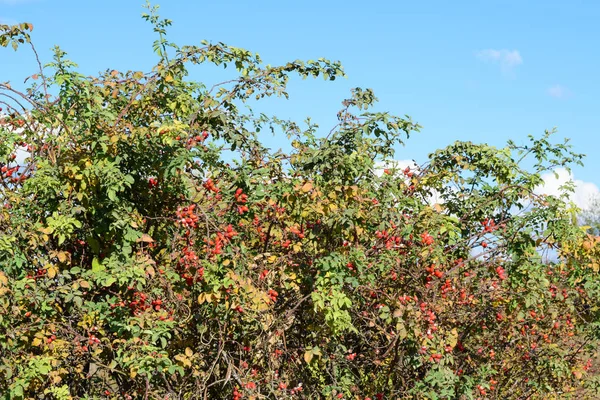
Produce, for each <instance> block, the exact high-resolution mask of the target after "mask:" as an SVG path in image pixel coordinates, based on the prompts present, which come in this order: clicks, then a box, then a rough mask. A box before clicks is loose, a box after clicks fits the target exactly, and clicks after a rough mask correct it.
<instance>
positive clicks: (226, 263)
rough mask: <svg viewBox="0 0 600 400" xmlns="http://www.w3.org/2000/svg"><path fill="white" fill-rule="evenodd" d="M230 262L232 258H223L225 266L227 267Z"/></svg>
mask: <svg viewBox="0 0 600 400" xmlns="http://www.w3.org/2000/svg"><path fill="white" fill-rule="evenodd" d="M229 264H231V260H229V259H227V260H223V266H224V267H226V266H228V265H229Z"/></svg>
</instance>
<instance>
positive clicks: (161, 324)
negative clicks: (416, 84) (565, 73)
mask: <svg viewBox="0 0 600 400" xmlns="http://www.w3.org/2000/svg"><path fill="white" fill-rule="evenodd" d="M145 18H146V19H147V20H148V21H149V22H150V23H151V24H152V25H153V26H154V30H155V32H156V33H157V34H158V39H157V41H156V42H155V45H154V51H155V52H156V54H157V56H158V57H157V58H158V61H157V64H156V66H155V67H154V68H153V69H152V71H151V72H149V73H144V72H138V71H128V72H121V71H116V70H108V71H106V72H104V73H101V74H99V75H98V76H93V77H90V76H84V75H82V74H80V73H78V72H77V69H76V65H75V64H74V63H72V62H71V61H68V60H67V59H66V56H65V53H64V52H63V51H62V50H60V49H59V48H56V49H55V51H54V60H53V61H52V62H51V63H49V64H48V65H47V66H44V67H42V66H41V65H40V66H39V71H37V72H36V74H35V75H33V76H31V77H30V79H31V82H33V84H32V86H31V87H30V88H29V89H28V90H27V91H26V92H21V91H19V90H17V89H15V88H13V87H11V86H10V84H9V83H0V106H2V108H3V109H4V112H5V114H4V117H2V119H1V120H0V167H1V178H0V205H1V206H2V208H1V209H0V359H1V362H0V393H2V394H3V395H4V397H5V398H7V399H8V398H10V399H22V398H54V399H69V398H88V399H91V398H107V399H108V398H125V399H131V398H143V399H163V398H168V399H196V398H206V399H225V398H230V399H243V398H248V399H252V398H256V399H260V398H271V399H275V398H277V399H285V398H325V399H326V398H345V399H367V398H370V399H397V398H401V399H409V398H412V399H474V398H481V399H483V398H498V399H517V398H519V399H525V398H538V399H548V398H568V397H569V396H571V397H574V398H585V397H590V398H597V396H598V392H597V391H596V390H597V388H598V380H597V376H596V374H595V373H594V369H595V362H594V356H595V354H594V352H595V351H596V347H597V345H598V339H599V332H600V330H599V326H598V322H599V321H600V316H599V314H598V312H599V311H598V299H600V286H599V281H598V279H597V275H598V254H599V249H600V246H599V245H598V244H597V240H596V239H595V238H594V237H593V236H590V235H587V234H586V233H585V232H584V231H583V230H582V229H580V228H578V227H577V225H576V224H575V223H574V221H575V219H576V218H575V215H576V214H575V210H573V209H572V208H571V206H569V205H568V204H567V203H566V202H565V200H564V198H558V197H553V196H539V195H536V194H535V192H534V189H535V188H536V187H537V186H538V185H540V183H542V181H541V178H540V176H541V174H542V173H544V172H547V171H549V170H552V169H554V168H556V167H558V166H568V165H569V164H572V163H579V162H580V159H581V156H580V155H578V154H574V153H573V152H572V151H571V150H570V148H569V146H568V145H567V144H566V143H565V144H560V143H558V144H557V143H554V142H553V141H551V140H552V138H553V137H552V135H551V133H546V134H544V135H543V136H541V137H539V138H534V137H531V138H529V141H528V142H527V144H526V145H517V144H516V143H512V142H511V143H509V144H508V145H507V146H506V147H505V148H494V147H491V146H489V145H486V144H473V143H470V142H456V143H454V144H453V145H451V146H449V147H448V148H445V149H441V150H438V151H435V152H434V153H432V154H431V156H430V159H429V161H428V162H427V164H425V165H422V166H419V167H414V168H410V167H409V168H406V169H404V168H400V167H398V166H397V164H395V163H394V162H393V157H394V148H395V147H397V145H398V144H402V143H403V141H404V140H405V139H406V138H407V137H408V136H409V134H410V133H411V132H414V131H418V129H419V126H418V125H417V124H415V123H413V122H412V121H411V120H410V119H407V118H404V117H396V116H393V115H391V114H388V113H380V112H374V111H371V110H372V105H373V103H374V102H375V101H376V98H375V96H374V94H373V92H372V91H371V90H363V89H359V88H357V89H354V90H353V91H352V93H351V97H350V98H349V99H346V100H344V101H343V102H342V104H343V107H342V109H341V111H340V112H339V113H338V121H339V123H338V125H337V126H335V127H334V129H332V130H331V132H329V130H328V131H327V132H328V134H327V135H319V134H318V133H317V127H316V126H315V125H312V124H311V123H310V122H307V123H306V124H305V125H302V124H297V123H294V122H293V121H285V120H280V119H277V118H275V117H267V116H266V115H263V114H261V115H254V114H253V113H252V111H251V110H250V109H249V108H247V107H246V104H247V103H248V102H254V101H256V100H260V99H261V98H264V97H270V96H284V97H287V93H286V83H287V81H288V79H289V77H290V76H292V75H299V76H301V77H303V78H306V77H317V76H323V77H325V78H326V80H327V79H328V80H333V79H335V78H336V77H339V76H342V75H343V71H342V68H341V66H340V65H339V64H338V63H336V62H330V61H328V60H325V59H320V60H318V61H308V62H302V61H293V62H290V63H287V64H285V65H281V66H267V65H264V64H263V63H262V61H261V60H260V58H259V56H258V55H255V54H252V53H250V52H248V51H246V50H243V49H239V48H235V47H230V46H227V45H225V44H222V43H217V44H209V43H203V44H202V45H201V46H184V47H179V46H177V45H175V44H173V43H170V42H169V41H167V40H166V36H165V35H166V29H167V27H168V26H169V25H170V21H168V20H163V19H161V18H159V17H158V16H157V14H156V9H155V8H152V7H149V11H148V14H147V15H145ZM31 30H32V26H31V25H28V24H22V25H17V26H13V27H9V26H0V32H1V33H0V44H1V45H3V46H5V47H6V46H11V45H14V47H15V49H16V48H17V47H18V46H20V45H23V44H24V45H29V44H30V31H31ZM34 50H35V48H34ZM195 64H214V65H216V66H222V67H225V66H232V67H234V68H235V69H236V70H237V71H238V72H239V76H238V78H236V79H234V80H233V81H229V82H226V83H222V84H216V85H213V84H212V83H211V84H208V83H199V82H194V81H191V80H190V79H189V78H188V75H187V74H188V66H189V65H195ZM259 132H269V133H270V132H275V134H276V135H278V136H277V137H278V138H280V139H281V140H282V141H283V140H285V138H288V140H289V144H290V145H291V148H292V149H293V150H292V151H290V152H282V151H273V150H271V149H269V148H267V147H266V146H265V145H264V144H261V141H260V140H259ZM24 155H25V156H24ZM24 157H25V158H24ZM524 165H526V166H527V168H526V167H524Z"/></svg>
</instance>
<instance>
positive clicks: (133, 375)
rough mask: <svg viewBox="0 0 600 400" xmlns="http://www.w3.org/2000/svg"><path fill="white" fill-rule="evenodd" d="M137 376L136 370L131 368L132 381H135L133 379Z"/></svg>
mask: <svg viewBox="0 0 600 400" xmlns="http://www.w3.org/2000/svg"><path fill="white" fill-rule="evenodd" d="M136 376H137V371H136V370H135V369H134V368H131V369H130V370H129V377H130V378H131V379H133V378H135V377H136Z"/></svg>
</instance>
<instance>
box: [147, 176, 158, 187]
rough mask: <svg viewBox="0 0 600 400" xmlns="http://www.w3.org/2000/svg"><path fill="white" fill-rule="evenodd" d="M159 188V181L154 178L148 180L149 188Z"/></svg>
mask: <svg viewBox="0 0 600 400" xmlns="http://www.w3.org/2000/svg"><path fill="white" fill-rule="evenodd" d="M157 186H158V179H156V178H154V177H151V178H148V187H150V188H154V187H157Z"/></svg>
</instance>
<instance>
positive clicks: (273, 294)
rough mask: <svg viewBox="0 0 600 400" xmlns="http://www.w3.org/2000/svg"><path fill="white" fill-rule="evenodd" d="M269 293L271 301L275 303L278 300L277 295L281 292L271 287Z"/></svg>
mask: <svg viewBox="0 0 600 400" xmlns="http://www.w3.org/2000/svg"><path fill="white" fill-rule="evenodd" d="M267 294H268V295H269V298H270V299H271V301H272V302H273V303H275V302H276V301H277V297H278V296H279V293H277V292H276V291H275V290H273V289H269V291H268V293H267Z"/></svg>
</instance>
